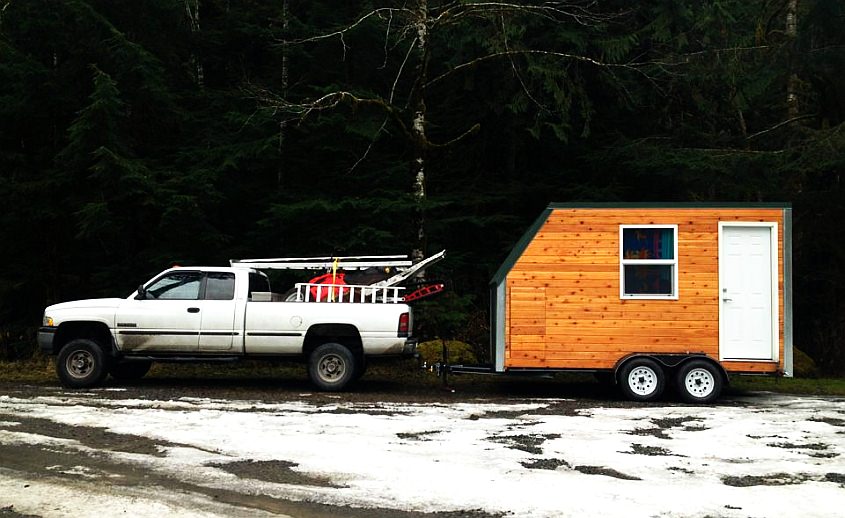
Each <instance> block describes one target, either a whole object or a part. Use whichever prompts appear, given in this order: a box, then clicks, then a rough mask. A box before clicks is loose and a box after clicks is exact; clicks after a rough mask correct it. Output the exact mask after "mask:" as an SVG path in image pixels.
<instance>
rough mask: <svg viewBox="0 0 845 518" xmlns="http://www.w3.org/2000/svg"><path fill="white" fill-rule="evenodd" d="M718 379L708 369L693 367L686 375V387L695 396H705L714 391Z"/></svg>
mask: <svg viewBox="0 0 845 518" xmlns="http://www.w3.org/2000/svg"><path fill="white" fill-rule="evenodd" d="M715 386H716V380H715V379H714V378H713V374H712V373H711V372H710V371H708V370H707V369H693V370H691V371H689V372H688V373H687V375H686V376H684V388H685V389H686V391H687V392H688V393H689V394H690V395H693V396H695V397H698V398H703V397H707V396H709V395H710V394H712V393H713V389H714V388H715Z"/></svg>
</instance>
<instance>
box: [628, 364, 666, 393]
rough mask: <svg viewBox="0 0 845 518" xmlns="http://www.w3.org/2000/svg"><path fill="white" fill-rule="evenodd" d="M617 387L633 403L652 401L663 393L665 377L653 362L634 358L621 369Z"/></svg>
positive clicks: (658, 366)
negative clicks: (620, 388)
mask: <svg viewBox="0 0 845 518" xmlns="http://www.w3.org/2000/svg"><path fill="white" fill-rule="evenodd" d="M619 386H620V387H622V392H623V393H624V394H625V397H627V398H628V399H631V400H633V401H654V400H655V399H657V398H659V397H660V395H661V394H662V393H663V389H664V387H665V386H666V375H665V374H664V373H663V369H662V368H660V365H658V364H657V362H655V361H654V360H651V359H649V358H634V359H633V360H630V361H629V362H628V363H626V364H625V366H624V367H622V370H621V371H620V373H619Z"/></svg>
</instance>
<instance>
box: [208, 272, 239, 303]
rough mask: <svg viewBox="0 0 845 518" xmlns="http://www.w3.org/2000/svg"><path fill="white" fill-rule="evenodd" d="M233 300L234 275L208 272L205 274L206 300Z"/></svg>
mask: <svg viewBox="0 0 845 518" xmlns="http://www.w3.org/2000/svg"><path fill="white" fill-rule="evenodd" d="M234 298H235V274H234V273H224V272H209V273H207V274H206V281H205V299H206V300H232V299H234Z"/></svg>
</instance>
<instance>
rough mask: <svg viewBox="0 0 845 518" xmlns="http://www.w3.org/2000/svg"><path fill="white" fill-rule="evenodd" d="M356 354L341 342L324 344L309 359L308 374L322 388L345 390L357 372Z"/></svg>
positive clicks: (332, 390)
mask: <svg viewBox="0 0 845 518" xmlns="http://www.w3.org/2000/svg"><path fill="white" fill-rule="evenodd" d="M356 370H357V369H356V362H355V356H354V355H353V354H352V351H350V350H349V349H347V348H346V347H344V346H343V345H341V344H337V343H327V344H323V345H321V346H319V347H317V348H316V349H314V352H312V353H311V356H310V358H309V359H308V375H309V376H310V377H311V381H312V382H313V383H314V384H315V385H317V387H318V388H319V389H320V390H326V391H331V392H334V391H338V390H343V389H344V388H345V387H346V385H348V384H349V382H350V381H352V380H353V378H354V376H355V373H356Z"/></svg>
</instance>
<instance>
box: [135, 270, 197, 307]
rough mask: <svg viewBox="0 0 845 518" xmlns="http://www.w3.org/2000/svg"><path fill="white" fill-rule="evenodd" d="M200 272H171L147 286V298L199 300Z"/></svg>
mask: <svg viewBox="0 0 845 518" xmlns="http://www.w3.org/2000/svg"><path fill="white" fill-rule="evenodd" d="M201 280H202V276H201V275H200V273H199V272H171V273H168V274H167V275H165V276H164V277H161V278H160V279H158V280H156V281H155V282H153V283H152V284H151V285H150V287H148V288H147V291H146V293H147V296H146V298H147V299H164V300H197V299H198V298H199V294H200V281H201Z"/></svg>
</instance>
